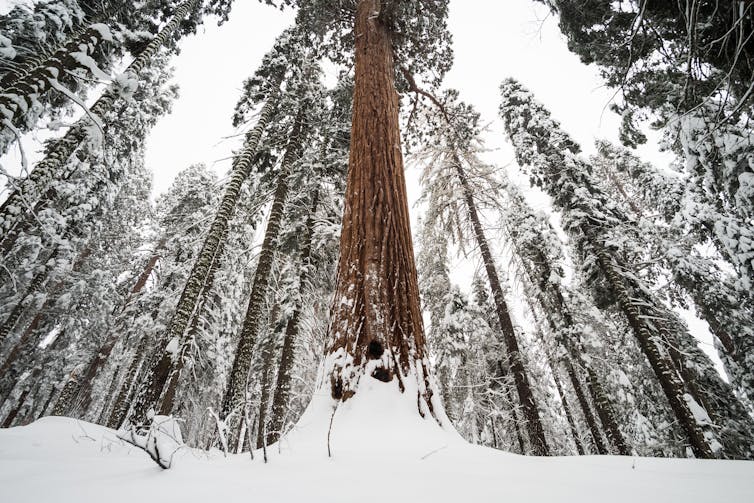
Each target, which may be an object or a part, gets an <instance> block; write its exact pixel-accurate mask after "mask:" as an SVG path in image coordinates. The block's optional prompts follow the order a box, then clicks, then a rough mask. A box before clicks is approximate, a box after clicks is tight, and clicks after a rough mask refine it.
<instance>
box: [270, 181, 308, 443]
mask: <svg viewBox="0 0 754 503" xmlns="http://www.w3.org/2000/svg"><path fill="white" fill-rule="evenodd" d="M318 205H319V192H318V191H316V190H315V192H314V195H313V197H312V208H311V212H310V213H309V216H308V217H307V219H306V230H305V231H304V238H303V243H304V246H303V248H302V250H301V274H300V275H299V281H298V284H299V291H301V290H302V289H303V288H304V285H305V284H306V283H307V281H308V279H309V274H310V271H309V268H310V262H311V253H312V236H313V234H314V215H315V214H316V212H317V206H318ZM302 299H303V296H302V297H301V298H299V299H298V301H297V302H296V308H295V309H294V311H293V313H292V314H291V317H290V318H288V323H287V324H286V326H285V335H284V336H283V349H282V352H281V354H280V365H279V366H278V374H277V381H276V383H275V391H274V394H273V397H272V410H271V412H270V422H269V425H268V427H267V428H268V433H267V444H268V445H271V444H274V443H275V442H277V440H278V439H279V438H280V436H281V435H282V434H283V427H284V426H285V425H284V424H283V421H284V420H285V417H286V415H287V413H288V400H289V397H290V394H291V377H292V372H293V363H294V352H295V347H294V344H295V343H296V339H298V330H299V321H300V320H301V308H302V302H303V300H302Z"/></svg>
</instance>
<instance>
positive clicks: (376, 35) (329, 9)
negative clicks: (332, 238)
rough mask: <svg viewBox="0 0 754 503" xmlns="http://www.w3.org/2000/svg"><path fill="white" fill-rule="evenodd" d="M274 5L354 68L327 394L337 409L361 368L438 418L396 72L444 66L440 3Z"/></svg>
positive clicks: (325, 0) (436, 71)
mask: <svg viewBox="0 0 754 503" xmlns="http://www.w3.org/2000/svg"><path fill="white" fill-rule="evenodd" d="M282 3H285V4H290V5H294V6H296V7H298V8H299V11H298V19H299V23H300V25H301V26H302V28H305V29H307V30H308V31H309V32H310V33H314V34H317V35H327V38H326V40H327V41H329V43H328V45H327V47H326V50H327V55H328V56H329V57H330V59H332V60H334V61H335V62H336V63H341V62H350V61H354V62H355V81H354V94H353V96H354V99H353V121H352V129H351V154H350V155H351V157H350V162H349V170H348V182H347V188H346V197H345V210H344V215H343V226H342V227H343V231H342V234H341V249H340V261H339V269H338V279H337V288H336V294H335V301H334V305H333V316H332V324H331V341H332V342H331V344H330V346H329V348H328V350H327V354H328V355H329V356H328V359H327V362H328V363H327V370H326V374H327V375H329V376H330V379H329V384H330V391H331V395H332V397H333V399H335V400H338V401H341V400H347V399H348V398H350V397H351V396H353V394H354V393H356V392H357V389H358V383H359V380H360V379H362V378H369V377H367V376H365V375H364V374H365V373H367V372H366V370H365V369H366V368H367V365H369V368H370V369H371V370H370V371H369V373H370V374H371V377H374V378H376V379H379V380H381V381H385V382H390V381H393V379H394V378H397V380H398V382H399V383H400V385H401V387H402V389H404V390H405V389H418V390H419V395H420V400H419V404H418V405H419V410H420V412H421V413H422V414H423V415H432V414H435V413H436V414H435V417H437V418H441V417H442V414H441V413H440V411H439V408H438V407H439V403H437V402H436V401H435V400H433V399H432V387H433V386H432V384H431V376H430V375H429V368H428V361H427V359H426V342H425V339H424V333H423V327H422V320H421V312H420V307H419V292H418V286H417V280H416V267H415V264H414V257H413V246H412V243H411V232H410V226H409V219H408V204H407V202H406V191H405V180H404V175H403V159H402V153H401V152H400V150H399V149H398V148H396V147H397V146H399V145H400V144H401V142H400V131H399V124H398V95H397V93H396V79H395V69H396V66H398V65H400V66H402V67H406V68H407V70H408V71H410V72H412V73H415V74H425V75H434V76H435V77H436V78H434V79H433V80H435V81H437V80H439V78H441V77H442V75H443V74H444V73H445V71H446V70H447V69H448V66H449V63H450V49H449V45H448V40H449V35H448V33H447V30H446V26H445V18H446V16H447V2H445V1H441V2H436V1H431V2H430V1H420V2H403V1H401V2H381V1H377V0H359V1H358V2H356V3H354V4H348V3H346V4H344V3H342V2H333V1H330V0H294V1H285V2H282ZM354 50H355V52H352V51H354ZM351 54H353V55H354V57H353V59H352V58H351ZM360 201H370V202H369V204H360ZM414 381H415V382H416V384H414Z"/></svg>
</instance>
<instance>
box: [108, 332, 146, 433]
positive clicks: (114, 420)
mask: <svg viewBox="0 0 754 503" xmlns="http://www.w3.org/2000/svg"><path fill="white" fill-rule="evenodd" d="M148 346H149V344H148V342H147V337H143V338H142V339H141V342H139V345H138V346H137V348H136V351H134V356H133V359H132V360H131V364H130V365H129V366H128V370H127V371H126V374H125V376H123V381H122V383H121V385H120V391H118V396H117V397H116V398H115V402H113V407H112V410H111V411H110V415H109V417H108V418H107V427H108V428H113V429H118V428H120V427H121V426H122V425H123V421H125V419H126V415H127V414H128V409H129V408H130V407H131V399H132V396H133V390H134V388H136V386H137V384H138V382H139V381H140V379H138V377H140V376H141V375H142V374H144V373H145V372H144V367H145V366H146V365H148V364H149V361H148V359H147V358H146V352H147V347H148ZM140 369H141V372H140Z"/></svg>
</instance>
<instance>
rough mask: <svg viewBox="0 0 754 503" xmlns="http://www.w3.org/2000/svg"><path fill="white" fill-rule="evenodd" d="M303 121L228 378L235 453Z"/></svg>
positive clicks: (289, 150) (226, 410)
mask: <svg viewBox="0 0 754 503" xmlns="http://www.w3.org/2000/svg"><path fill="white" fill-rule="evenodd" d="M303 120H304V116H303V113H302V112H299V116H298V117H297V118H296V122H295V123H294V125H293V129H292V131H291V136H290V140H289V142H288V145H287V147H286V151H285V155H284V157H283V161H282V163H281V167H280V173H278V175H277V176H278V180H277V185H276V187H275V194H274V196H273V201H272V209H271V210H270V217H269V219H268V221H267V228H266V229H265V233H264V240H263V242H262V249H261V251H260V253H259V260H258V262H257V269H256V271H255V272H254V280H253V283H252V287H251V295H250V296H249V304H248V307H247V310H246V317H245V319H244V322H243V326H242V327H241V332H240V336H239V341H238V347H237V349H236V353H235V357H234V359H233V366H232V369H231V371H230V376H229V379H228V387H227V389H226V390H225V396H224V397H223V403H222V408H221V411H220V418H221V420H223V421H225V422H226V428H227V430H226V432H225V434H226V440H227V443H228V446H229V448H230V450H231V451H234V450H235V448H236V446H238V445H239V444H240V443H241V441H242V439H241V438H240V430H241V426H242V424H243V422H244V421H242V420H241V419H243V418H245V417H246V394H247V389H246V388H247V382H248V377H249V369H250V368H251V358H252V352H253V350H254V345H255V344H256V342H257V337H258V336H259V331H260V329H261V326H260V321H261V320H262V318H263V317H262V309H263V307H264V304H265V301H266V299H267V293H268V286H269V281H270V272H271V270H272V262H273V259H274V256H275V250H276V248H277V239H278V235H279V233H280V225H281V222H282V219H283V210H284V208H285V202H286V199H287V198H288V191H289V190H290V180H289V177H290V174H291V169H292V168H293V164H294V162H295V161H296V159H297V158H298V156H299V155H300V150H301V145H302V142H303V139H304V137H305V136H306V129H305V128H306V126H304V125H303V124H302V122H303ZM246 426H247V428H251V425H248V424H247V425H246Z"/></svg>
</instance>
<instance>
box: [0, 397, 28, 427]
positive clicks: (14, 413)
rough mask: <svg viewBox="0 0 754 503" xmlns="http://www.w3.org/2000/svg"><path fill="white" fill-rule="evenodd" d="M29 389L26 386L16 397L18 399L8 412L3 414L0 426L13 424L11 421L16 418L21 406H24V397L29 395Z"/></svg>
mask: <svg viewBox="0 0 754 503" xmlns="http://www.w3.org/2000/svg"><path fill="white" fill-rule="evenodd" d="M29 391H31V389H30V388H26V389H25V390H24V391H23V392H21V396H20V397H18V401H17V402H16V404H15V406H14V407H13V408H12V409H11V410H10V412H8V415H7V416H5V420H4V421H3V425H2V426H0V428H10V427H11V426H13V422H14V421H15V420H16V417H17V416H18V414H19V412H21V408H22V407H23V406H24V403H26V397H27V396H29Z"/></svg>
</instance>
